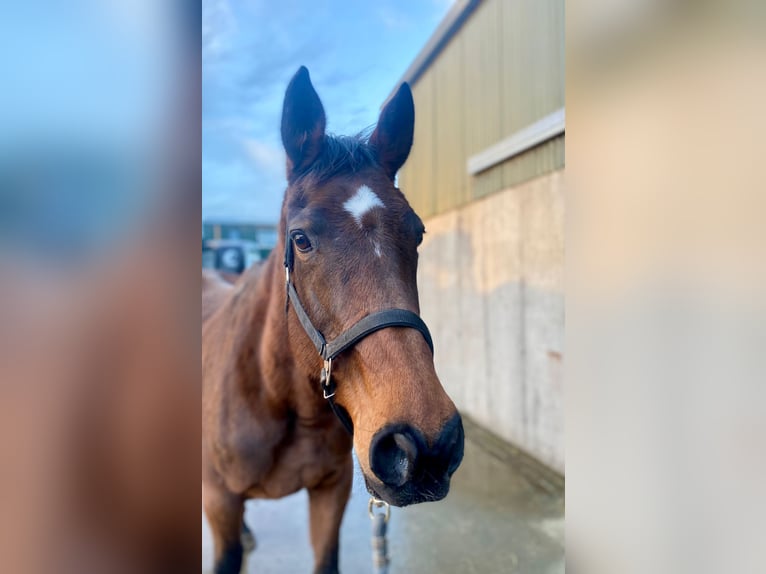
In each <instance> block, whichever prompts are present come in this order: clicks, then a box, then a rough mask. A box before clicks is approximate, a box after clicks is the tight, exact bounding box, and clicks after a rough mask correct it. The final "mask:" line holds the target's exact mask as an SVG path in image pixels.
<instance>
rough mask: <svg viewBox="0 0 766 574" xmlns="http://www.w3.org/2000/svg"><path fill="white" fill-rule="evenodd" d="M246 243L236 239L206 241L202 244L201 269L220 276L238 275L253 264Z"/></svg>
mask: <svg viewBox="0 0 766 574" xmlns="http://www.w3.org/2000/svg"><path fill="white" fill-rule="evenodd" d="M252 259H253V258H252V256H251V253H250V250H249V249H248V242H247V241H242V240H237V239H208V240H206V241H203V242H202V267H203V268H206V269H216V270H217V271H219V272H220V273H221V274H222V275H231V274H233V275H239V274H241V273H242V272H243V271H244V270H245V269H247V268H248V267H250V265H251V264H252V263H253V260H252Z"/></svg>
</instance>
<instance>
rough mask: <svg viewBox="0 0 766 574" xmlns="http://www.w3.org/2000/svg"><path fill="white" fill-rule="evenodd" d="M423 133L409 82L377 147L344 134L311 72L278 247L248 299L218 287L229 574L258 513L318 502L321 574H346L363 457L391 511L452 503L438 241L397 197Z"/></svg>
mask: <svg viewBox="0 0 766 574" xmlns="http://www.w3.org/2000/svg"><path fill="white" fill-rule="evenodd" d="M414 121H415V108H414V102H413V99H412V93H411V91H410V88H409V86H408V85H407V84H406V83H405V84H402V85H401V87H400V88H399V90H398V91H397V93H396V94H395V96H394V97H393V98H392V99H391V100H390V102H389V103H388V104H387V105H386V106H385V107H384V108H383V110H382V112H381V114H380V117H379V120H378V123H377V126H376V128H375V130H374V131H373V132H372V134H371V135H370V136H369V137H364V136H361V135H360V136H355V137H339V136H333V135H329V134H327V133H326V132H325V124H326V119H325V112H324V108H323V106H322V103H321V101H320V99H319V96H318V95H317V93H316V91H315V90H314V87H313V85H312V83H311V79H310V77H309V73H308V70H306V68H305V67H301V68H300V69H299V70H298V72H297V73H296V74H295V76H294V77H293V78H292V80H291V81H290V83H289V85H288V87H287V91H286V93H285V99H284V105H283V111H282V125H281V132H282V143H283V145H284V148H285V152H286V155H287V183H288V186H287V190H286V192H285V196H284V201H283V204H282V210H281V217H280V222H279V241H278V243H277V246H276V248H275V249H274V251H273V252H272V254H271V255H270V257H269V258H268V259H267V260H266V262H265V263H264V264H263V265H262V266H260V267H259V268H258V269H251V270H248V271H246V272H245V274H244V275H243V276H242V277H241V278H240V279H239V280H238V281H237V283H236V284H235V285H228V284H226V283H225V282H223V281H217V280H215V278H213V277H211V276H210V275H207V276H205V277H204V278H203V295H202V300H203V305H202V307H203V308H202V314H203V326H202V378H203V395H202V398H203V402H202V436H203V442H202V457H203V458H202V460H203V464H202V478H203V490H204V493H203V499H204V509H205V512H206V514H207V517H208V520H209V523H210V527H211V531H212V534H213V541H214V547H215V550H214V555H215V572H216V573H217V574H224V573H226V574H229V573H234V572H238V571H239V569H240V568H241V563H242V555H243V544H242V542H243V539H244V538H247V537H249V536H250V533H249V530H248V529H247V526H246V525H245V524H244V522H243V509H244V501H245V500H246V499H249V498H280V497H283V496H287V495H289V494H292V493H294V492H297V491H298V490H300V489H303V488H305V489H307V490H308V495H309V514H310V521H309V522H310V524H309V530H310V539H311V544H312V547H313V550H314V572H315V573H334V572H338V539H339V528H340V524H341V520H342V518H343V513H344V510H345V507H346V503H347V501H348V498H349V495H350V491H351V483H352V474H353V461H352V456H351V450H352V446H353V448H355V449H356V454H357V458H358V460H359V465H360V467H361V471H362V474H363V476H364V480H365V483H366V486H367V489H368V490H369V492H370V493H371V494H372V495H373V496H375V497H376V498H378V499H382V500H384V501H386V502H388V503H390V504H392V505H395V506H406V505H409V504H415V503H420V502H427V501H436V500H440V499H442V498H444V497H445V496H446V495H447V492H448V491H449V483H450V477H451V476H452V474H453V473H454V472H455V470H456V469H457V467H458V466H459V464H460V462H461V460H462V457H463V438H464V436H463V425H462V420H461V418H460V415H459V414H458V412H457V410H456V408H455V405H454V404H453V402H452V401H451V400H450V398H449V397H448V396H447V394H446V393H445V391H444V389H443V388H442V386H441V383H440V382H439V379H438V377H437V375H436V371H435V369H434V363H433V356H432V343H431V338H430V335H429V333H428V329H427V327H426V326H425V324H424V323H423V322H422V320H421V319H420V318H419V317H418V312H419V302H418V291H417V284H416V274H417V260H418V254H417V248H418V245H419V244H420V242H421V240H422V237H423V233H424V232H425V228H424V226H423V223H422V221H421V220H420V218H419V217H418V216H417V215H416V214H415V212H414V211H413V210H412V208H411V207H410V206H409V204H408V202H407V200H406V199H405V196H404V194H403V193H402V192H401V191H400V190H399V189H397V187H396V185H395V177H396V173H397V171H398V170H399V168H400V167H401V166H402V165H403V164H404V162H405V160H406V159H407V156H408V155H409V152H410V148H411V146H412V139H413V130H414ZM282 255H284V258H282ZM325 337H326V338H325ZM251 542H252V540H251Z"/></svg>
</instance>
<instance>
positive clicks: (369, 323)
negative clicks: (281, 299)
mask: <svg viewBox="0 0 766 574" xmlns="http://www.w3.org/2000/svg"><path fill="white" fill-rule="evenodd" d="M294 261H295V256H294V253H293V242H292V239H291V238H290V236H289V234H288V235H287V236H286V237H285V287H286V289H287V297H286V302H285V311H287V308H288V306H289V304H290V303H292V305H293V309H295V314H296V316H297V317H298V321H300V323H301V325H302V326H303V330H304V331H306V334H307V335H308V337H309V339H311V342H312V343H313V344H314V347H316V350H317V352H318V353H319V356H320V357H322V360H323V361H324V366H323V368H322V372H321V373H320V377H319V382H320V385H321V387H322V392H323V394H324V398H325V399H327V401H328V402H329V403H330V408H332V410H333V412H334V413H335V415H336V416H337V417H338V419H340V422H341V423H343V426H344V427H345V428H346V430H347V431H348V432H349V433H350V434H353V433H354V427H353V424H352V423H351V419H350V418H349V416H348V414H347V413H346V412H345V411H344V410H341V409H340V408H339V406H338V405H337V404H336V402H335V398H334V397H335V382H334V381H333V379H332V362H333V360H334V359H335V358H336V357H337V356H338V355H340V354H341V353H342V352H343V351H346V350H348V349H350V348H351V347H353V346H354V345H356V344H357V343H358V342H359V341H361V340H362V339H364V338H365V337H367V336H368V335H371V334H372V333H374V332H375V331H379V330H381V329H386V328H388V327H408V328H411V329H415V330H416V331H418V332H420V334H421V335H423V338H424V339H425V340H426V343H427V344H428V347H429V349H431V353H432V354H433V352H434V343H433V340H432V339H431V333H430V332H429V331H428V327H427V326H426V324H425V323H424V322H423V319H421V318H420V317H419V316H418V315H417V314H415V313H413V312H412V311H408V310H407V309H386V310H383V311H376V312H375V313H371V314H369V315H367V316H365V317H362V318H361V319H360V320H359V321H357V322H356V323H354V324H353V325H352V326H351V327H349V328H348V329H346V330H345V331H343V333H341V334H340V335H338V336H337V337H336V338H335V339H333V340H332V341H330V342H327V341H326V340H325V338H324V336H323V335H322V333H321V332H320V331H319V329H317V328H316V327H315V326H314V324H313V323H312V322H311V319H310V318H309V316H308V314H307V313H306V309H304V307H303V305H302V304H301V300H300V297H298V292H297V291H296V290H295V285H294V284H293V282H292V277H291V274H292V271H293V267H294Z"/></svg>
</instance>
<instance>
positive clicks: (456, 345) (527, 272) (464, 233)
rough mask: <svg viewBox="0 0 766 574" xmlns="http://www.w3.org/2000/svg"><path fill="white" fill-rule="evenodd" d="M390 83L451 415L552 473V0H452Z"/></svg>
mask: <svg viewBox="0 0 766 574" xmlns="http://www.w3.org/2000/svg"><path fill="white" fill-rule="evenodd" d="M402 81H407V82H409V83H410V84H411V86H412V91H413V95H414V98H415V109H416V121H415V139H414V145H413V149H412V153H411V154H410V157H409V159H408V161H407V163H406V164H405V166H404V167H403V168H402V170H401V171H400V172H399V186H400V187H401V189H402V191H403V192H404V193H405V194H406V195H407V197H408V199H409V201H410V203H411V204H412V206H413V208H414V209H415V210H416V212H417V213H418V214H419V215H420V216H421V217H422V218H423V220H424V222H425V225H426V230H427V232H426V236H425V239H424V242H423V245H422V246H421V250H420V254H421V255H420V270H419V277H418V282H419V288H420V298H421V307H422V314H423V316H424V318H425V319H426V321H427V322H428V324H429V326H430V328H431V330H432V331H433V334H434V339H435V343H436V359H435V360H436V366H437V371H438V372H439V375H440V377H441V379H442V382H443V384H444V386H445V388H446V389H447V390H448V392H449V393H450V395H451V396H452V397H453V398H454V400H455V402H456V404H457V406H458V408H459V409H460V410H461V411H462V412H464V413H465V414H467V415H468V416H469V417H471V418H472V419H474V420H475V421H476V422H478V423H480V424H481V425H483V426H485V427H486V428H488V429H490V430H492V431H493V432H494V433H495V434H497V435H499V436H500V437H502V438H504V439H506V440H508V441H510V442H511V443H513V444H514V445H516V446H518V447H520V448H521V449H523V450H524V451H526V452H528V453H530V454H531V455H533V456H534V457H536V458H537V459H539V460H541V461H542V462H544V463H545V464H547V465H549V466H550V467H552V468H554V469H556V470H558V471H559V472H562V473H563V471H564V434H563V432H564V412H563V380H562V360H563V354H564V349H563V345H564V178H563V170H564V117H565V115H564V0H514V1H504V0H483V1H482V0H470V1H462V2H457V3H456V5H455V6H454V7H453V9H452V10H451V11H450V12H449V14H448V15H447V16H446V17H445V19H444V21H443V22H442V23H441V24H440V26H439V27H438V29H437V30H436V32H435V33H434V35H433V36H432V37H431V39H430V40H429V42H428V43H427V45H426V46H425V47H424V49H423V50H422V51H421V53H420V54H419V55H418V56H417V57H416V59H415V60H414V61H413V62H412V64H411V66H410V67H409V69H408V70H407V71H406V73H405V74H404V76H403V78H402Z"/></svg>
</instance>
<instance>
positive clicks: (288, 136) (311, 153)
mask: <svg viewBox="0 0 766 574" xmlns="http://www.w3.org/2000/svg"><path fill="white" fill-rule="evenodd" d="M325 124H326V119H325V115H324V108H323V107H322V102H321V101H320V100H319V96H318V95H317V93H316V90H314V86H313V85H311V78H310V77H309V71H308V70H307V69H306V67H305V66H301V67H300V69H299V70H298V71H297V72H296V73H295V75H294V76H293V79H292V80H290V84H289V85H288V86H287V91H286V92H285V103H284V106H283V108H282V144H283V145H284V146H285V152H286V153H287V179H288V180H292V179H293V177H294V176H295V175H296V174H297V173H299V172H301V171H303V170H305V169H306V168H307V167H309V166H310V165H311V164H312V163H313V162H314V160H315V159H316V158H317V156H318V155H319V152H320V151H321V150H322V143H323V142H324V137H325Z"/></svg>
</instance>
